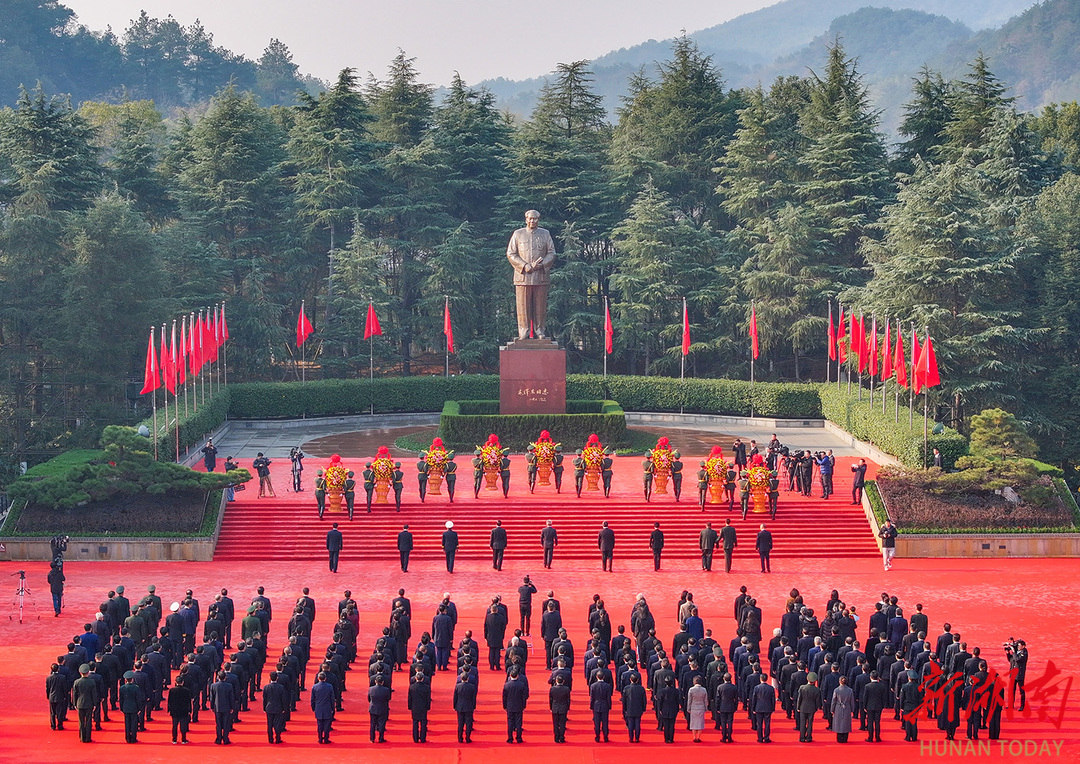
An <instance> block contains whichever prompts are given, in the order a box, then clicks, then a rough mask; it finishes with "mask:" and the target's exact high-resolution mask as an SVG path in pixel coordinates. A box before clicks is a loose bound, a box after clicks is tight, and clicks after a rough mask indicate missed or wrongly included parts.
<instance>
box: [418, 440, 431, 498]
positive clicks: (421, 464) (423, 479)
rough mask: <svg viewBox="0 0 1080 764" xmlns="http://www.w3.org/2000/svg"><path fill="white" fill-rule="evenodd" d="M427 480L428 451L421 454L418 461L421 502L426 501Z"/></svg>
mask: <svg viewBox="0 0 1080 764" xmlns="http://www.w3.org/2000/svg"><path fill="white" fill-rule="evenodd" d="M427 481H428V463H427V453H426V452H423V453H421V454H420V459H419V461H417V462H416V484H417V486H419V488H420V503H421V504H423V503H424V498H425V497H426V496H427Z"/></svg>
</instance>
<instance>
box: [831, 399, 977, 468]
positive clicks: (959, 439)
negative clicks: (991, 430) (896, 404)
mask: <svg viewBox="0 0 1080 764" xmlns="http://www.w3.org/2000/svg"><path fill="white" fill-rule="evenodd" d="M819 394H820V396H821V409H822V413H823V414H824V415H825V418H826V419H828V420H829V421H830V422H833V423H835V424H837V425H839V426H840V427H843V428H844V429H845V430H847V431H848V432H850V433H851V434H852V435H854V436H855V437H856V438H859V439H860V440H868V441H870V442H871V443H872V444H873V445H875V446H877V447H878V448H880V449H881V450H882V451H884V452H886V453H889V454H892V455H893V456H895V457H896V458H898V459H899V460H900V461H901V462H902V463H903V464H904V465H905V466H907V467H925V466H927V465H928V464H929V463H930V456H931V455H932V454H933V453H934V449H935V448H937V449H938V450H940V451H941V461H942V466H943V467H944V468H945V469H946V470H948V469H951V468H952V467H953V466H954V465H955V463H956V460H957V459H958V458H960V457H961V456H964V455H965V454H966V453H967V452H968V443H967V441H966V440H965V439H964V437H963V436H962V435H961V434H960V433H958V432H956V430H951V429H949V428H945V430H944V432H942V433H940V434H938V435H935V434H933V433H931V434H930V436H929V438H928V439H927V444H926V454H925V455H924V453H923V422H922V417H918V416H917V417H915V421H914V423H913V424H912V426H911V427H908V422H907V417H906V416H905V415H904V413H903V412H901V416H900V421H899V422H897V421H895V416H894V415H891V414H888V413H886V414H882V413H881V409H880V408H879V407H877V406H874V407H871V406H870V401H869V400H867V399H864V400H861V401H859V400H855V399H853V398H851V397H850V396H849V395H848V394H847V392H846V391H845V390H843V389H841V390H837V389H836V385H835V384H829V385H820V386H819Z"/></svg>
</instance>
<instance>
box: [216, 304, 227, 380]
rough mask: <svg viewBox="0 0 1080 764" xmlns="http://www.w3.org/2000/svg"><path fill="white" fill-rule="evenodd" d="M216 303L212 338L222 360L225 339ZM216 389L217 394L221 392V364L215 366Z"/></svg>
mask: <svg viewBox="0 0 1080 764" xmlns="http://www.w3.org/2000/svg"><path fill="white" fill-rule="evenodd" d="M218 307H219V306H218V303H214V318H216V319H217V320H216V321H214V338H215V339H216V340H217V346H218V349H219V350H221V351H222V358H224V351H225V338H224V337H222V336H221V319H220V318H219V317H218ZM217 387H218V392H219V393H220V392H221V364H220V363H219V364H218V365H217Z"/></svg>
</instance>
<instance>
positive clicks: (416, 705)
mask: <svg viewBox="0 0 1080 764" xmlns="http://www.w3.org/2000/svg"><path fill="white" fill-rule="evenodd" d="M425 679H426V678H425V676H424V672H422V671H418V672H416V674H415V675H414V676H413V679H412V683H411V684H410V685H409V697H408V701H409V711H411V712H412V739H413V742H414V743H426V742H427V725H428V712H429V711H430V710H431V685H430V684H428V683H427V681H425Z"/></svg>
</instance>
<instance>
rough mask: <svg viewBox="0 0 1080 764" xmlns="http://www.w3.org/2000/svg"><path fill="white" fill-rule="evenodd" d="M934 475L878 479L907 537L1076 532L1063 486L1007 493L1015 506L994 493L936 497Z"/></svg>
mask: <svg viewBox="0 0 1080 764" xmlns="http://www.w3.org/2000/svg"><path fill="white" fill-rule="evenodd" d="M934 472H936V470H927V471H913V472H905V473H896V472H894V471H893V470H889V469H883V470H882V471H881V472H879V473H878V477H877V486H878V489H879V490H880V492H881V498H882V499H883V500H884V502H885V506H886V507H887V508H888V513H889V517H890V518H892V520H893V522H895V523H897V524H898V526H899V527H900V528H901V529H903V532H904V533H942V532H949V531H954V532H958V533H963V532H979V531H982V532H986V531H989V532H998V533H1018V532H1019V533H1025V532H1031V531H1048V530H1056V531H1060V530H1069V529H1075V518H1074V511H1073V509H1072V507H1070V506H1068V505H1067V504H1066V503H1065V501H1063V499H1062V497H1061V495H1060V492H1059V485H1060V481H1056V480H1055V479H1053V478H1051V477H1049V476H1043V477H1040V478H1038V479H1037V480H1036V481H1035V482H1034V484H1033V485H1031V486H1029V487H1028V488H1027V489H1025V490H1024V492H1023V496H1021V495H1017V494H1015V493H1013V492H1011V491H1009V490H1008V489H1006V490H1005V491H1004V493H1005V494H1009V495H1011V496H1012V497H1013V498H1014V499H1015V500H1013V501H1010V500H1009V498H1006V496H1005V495H1001V494H997V493H993V492H975V491H970V492H955V491H954V492H948V493H939V492H935V491H934V490H933V487H934V485H935V484H934V483H933V473H934ZM1065 490H1066V491H1067V489H1065Z"/></svg>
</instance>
